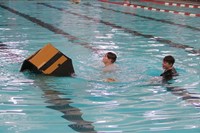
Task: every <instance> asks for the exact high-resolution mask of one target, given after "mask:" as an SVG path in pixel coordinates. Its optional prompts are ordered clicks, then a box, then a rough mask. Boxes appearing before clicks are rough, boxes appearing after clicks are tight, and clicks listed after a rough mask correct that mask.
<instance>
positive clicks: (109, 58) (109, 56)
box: [103, 52, 117, 64]
mask: <svg viewBox="0 0 200 133" xmlns="http://www.w3.org/2000/svg"><path fill="white" fill-rule="evenodd" d="M116 59H117V56H116V54H115V53H112V52H108V53H106V54H105V55H104V57H103V63H104V64H112V63H114V62H115V61H116Z"/></svg>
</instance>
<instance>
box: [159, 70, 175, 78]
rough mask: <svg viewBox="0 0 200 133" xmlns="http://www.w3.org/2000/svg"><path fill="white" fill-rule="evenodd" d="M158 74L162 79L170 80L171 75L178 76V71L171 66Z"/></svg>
mask: <svg viewBox="0 0 200 133" xmlns="http://www.w3.org/2000/svg"><path fill="white" fill-rule="evenodd" d="M160 76H162V77H163V79H164V80H171V79H172V78H173V76H178V73H177V71H176V69H175V68H172V69H170V70H166V71H164V72H163V73H162V74H161V75H160Z"/></svg>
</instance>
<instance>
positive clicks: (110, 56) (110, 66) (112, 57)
mask: <svg viewBox="0 0 200 133" xmlns="http://www.w3.org/2000/svg"><path fill="white" fill-rule="evenodd" d="M116 59H117V56H116V54H115V53H112V52H108V53H106V54H105V55H104V56H103V59H102V62H103V63H104V68H103V72H114V71H116V69H117V67H116V65H115V64H114V63H115V61H116ZM114 81H116V80H115V79H113V78H107V79H106V82H114Z"/></svg>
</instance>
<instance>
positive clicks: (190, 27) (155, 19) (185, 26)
mask: <svg viewBox="0 0 200 133" xmlns="http://www.w3.org/2000/svg"><path fill="white" fill-rule="evenodd" d="M83 5H85V6H91V7H95V8H96V7H97V8H101V9H105V10H108V11H113V12H116V13H122V14H126V15H130V16H136V17H140V18H144V19H148V20H152V21H157V22H161V23H166V24H171V25H176V26H179V27H184V28H188V29H191V30H195V31H200V28H196V27H192V26H189V25H184V24H177V23H174V22H171V21H167V20H163V19H157V18H152V17H147V16H142V15H138V14H136V13H130V12H124V11H118V10H114V9H111V8H105V7H101V6H94V5H91V4H89V3H87V4H86V3H84V4H83ZM152 10H154V8H152Z"/></svg>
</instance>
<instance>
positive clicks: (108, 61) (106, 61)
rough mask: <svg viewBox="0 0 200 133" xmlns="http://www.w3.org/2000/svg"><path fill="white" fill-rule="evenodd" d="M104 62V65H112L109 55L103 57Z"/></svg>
mask: <svg viewBox="0 0 200 133" xmlns="http://www.w3.org/2000/svg"><path fill="white" fill-rule="evenodd" d="M102 62H103V63H104V64H107V63H110V62H111V59H108V56H107V54H105V55H104V56H103V59H102Z"/></svg>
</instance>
